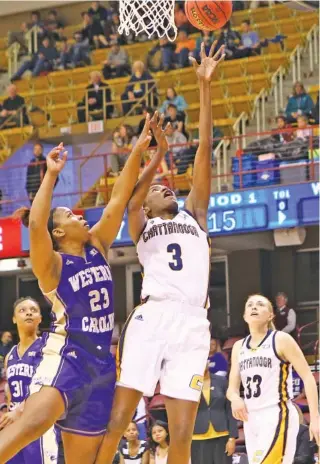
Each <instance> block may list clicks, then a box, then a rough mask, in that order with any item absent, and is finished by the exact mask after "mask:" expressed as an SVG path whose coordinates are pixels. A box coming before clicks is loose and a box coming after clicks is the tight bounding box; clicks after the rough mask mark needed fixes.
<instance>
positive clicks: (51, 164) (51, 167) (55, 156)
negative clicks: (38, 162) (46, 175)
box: [47, 142, 68, 175]
mask: <svg viewBox="0 0 320 464" xmlns="http://www.w3.org/2000/svg"><path fill="white" fill-rule="evenodd" d="M61 155H62V156H61ZM67 156H68V152H67V151H65V150H64V146H63V142H61V143H60V144H59V145H58V146H57V147H54V148H53V150H51V151H50V153H49V154H48V156H47V168H48V171H49V172H50V173H51V174H56V175H57V174H59V172H61V171H62V169H63V168H64V165H65V164H66V161H67Z"/></svg>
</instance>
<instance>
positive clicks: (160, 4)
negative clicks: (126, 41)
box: [119, 0, 177, 41]
mask: <svg viewBox="0 0 320 464" xmlns="http://www.w3.org/2000/svg"><path fill="white" fill-rule="evenodd" d="M131 31H132V32H134V33H135V34H136V35H138V34H141V33H142V32H145V33H146V34H147V36H148V37H149V39H150V38H152V37H154V36H156V35H157V36H158V37H164V36H166V37H167V38H168V39H169V40H171V41H173V40H175V39H176V37H177V28H176V25H175V23H174V0H120V26H119V33H120V34H123V33H125V34H126V35H129V34H130V32H131Z"/></svg>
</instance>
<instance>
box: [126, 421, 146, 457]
mask: <svg viewBox="0 0 320 464" xmlns="http://www.w3.org/2000/svg"><path fill="white" fill-rule="evenodd" d="M124 437H125V441H124V442H122V443H120V446H119V451H120V455H121V457H122V459H123V462H124V463H126V462H129V461H130V463H131V462H132V463H136V464H149V450H148V444H147V442H146V441H145V440H139V432H138V427H137V424H136V423H135V422H130V424H129V425H128V428H127V430H126V431H125V433H124ZM120 461H121V458H120Z"/></svg>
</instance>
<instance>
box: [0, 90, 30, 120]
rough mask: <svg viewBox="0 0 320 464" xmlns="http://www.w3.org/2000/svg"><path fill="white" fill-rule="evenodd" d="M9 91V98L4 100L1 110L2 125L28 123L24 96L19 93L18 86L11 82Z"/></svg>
mask: <svg viewBox="0 0 320 464" xmlns="http://www.w3.org/2000/svg"><path fill="white" fill-rule="evenodd" d="M7 93H8V98H6V99H5V100H4V101H3V103H2V110H1V112H0V127H2V128H4V126H8V127H15V126H19V127H20V126H22V125H24V124H28V122H29V121H28V116H27V111H26V108H25V106H24V105H25V101H24V98H23V97H21V96H20V95H18V94H17V87H16V86H15V85H14V84H10V85H9V86H8V87H7ZM21 108H22V109H21ZM6 121H7V124H6Z"/></svg>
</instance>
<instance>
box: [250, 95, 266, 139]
mask: <svg viewBox="0 0 320 464" xmlns="http://www.w3.org/2000/svg"><path fill="white" fill-rule="evenodd" d="M267 95H268V93H267V91H266V89H261V90H260V92H259V94H258V95H257V97H256V99H255V101H254V110H253V114H254V116H255V118H256V124H257V133H258V138H260V132H264V131H265V130H266V98H267Z"/></svg>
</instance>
